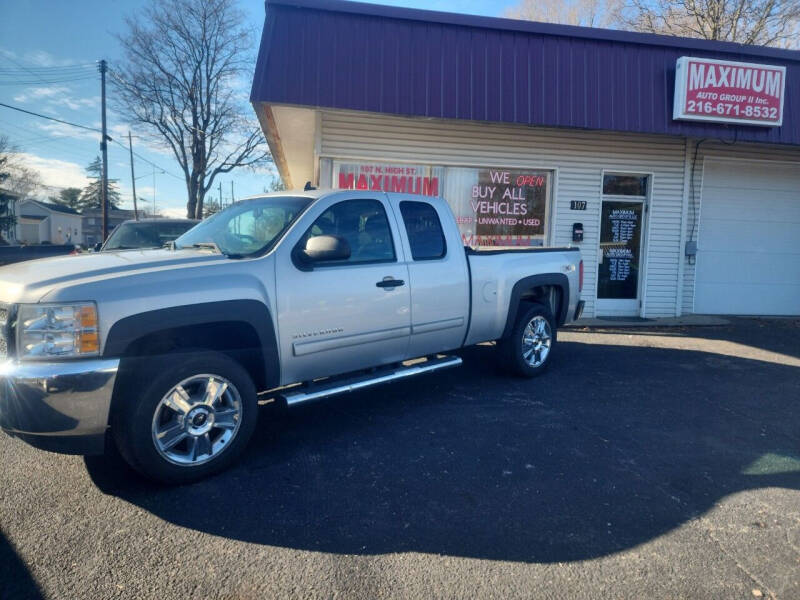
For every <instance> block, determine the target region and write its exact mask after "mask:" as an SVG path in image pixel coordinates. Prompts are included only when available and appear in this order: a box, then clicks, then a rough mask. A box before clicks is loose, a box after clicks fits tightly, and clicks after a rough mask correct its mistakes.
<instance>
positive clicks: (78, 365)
mask: <svg viewBox="0 0 800 600" xmlns="http://www.w3.org/2000/svg"><path fill="white" fill-rule="evenodd" d="M118 367H119V360H118V359H110V360H107V359H97V360H75V361H68V362H67V361H64V362H47V363H44V362H43V363H39V362H27V363H26V362H18V361H14V360H7V361H6V362H4V363H0V428H2V429H3V431H5V432H6V433H8V434H9V435H13V436H15V437H19V438H20V439H22V440H24V441H26V442H28V443H29V444H31V445H32V446H36V447H37V448H42V449H44V450H50V451H52V452H63V453H66V454H101V453H102V452H103V449H104V445H105V433H106V429H107V428H108V414H109V410H110V408H111V396H112V394H113V391H114V382H115V381H116V377H117V369H118Z"/></svg>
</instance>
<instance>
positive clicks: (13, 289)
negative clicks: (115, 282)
mask: <svg viewBox="0 0 800 600" xmlns="http://www.w3.org/2000/svg"><path fill="white" fill-rule="evenodd" d="M226 260H229V259H228V258H226V257H225V256H223V255H220V254H217V253H215V252H213V251H210V250H205V249H192V250H167V249H158V250H122V251H119V252H97V253H92V254H80V255H77V256H60V257H55V258H45V259H41V260H31V261H26V262H21V263H15V264H11V265H7V266H5V267H0V302H8V303H12V302H39V301H40V300H41V299H42V298H44V297H45V296H46V295H47V294H48V293H50V292H51V291H53V290H54V289H58V288H59V287H60V286H63V285H67V284H69V285H72V284H76V283H87V282H92V281H97V280H108V279H113V278H117V277H125V276H128V275H131V274H133V273H136V274H140V273H143V272H147V271H156V270H163V269H174V268H181V267H185V266H188V265H199V264H204V263H209V264H210V263H219V262H224V261H226Z"/></svg>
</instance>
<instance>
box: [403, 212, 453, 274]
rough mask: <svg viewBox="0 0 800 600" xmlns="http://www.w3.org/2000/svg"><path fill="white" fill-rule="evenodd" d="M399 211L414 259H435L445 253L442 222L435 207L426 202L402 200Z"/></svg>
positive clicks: (445, 246)
mask: <svg viewBox="0 0 800 600" xmlns="http://www.w3.org/2000/svg"><path fill="white" fill-rule="evenodd" d="M400 213H401V214H402V215H403V223H404V224H405V226H406V232H407V233H408V242H409V244H410V245H411V256H412V258H413V259H414V260H435V259H437V258H443V257H444V255H445V254H446V253H447V244H446V243H445V240H444V232H443V231H442V224H441V222H440V221H439V215H438V214H436V209H435V208H433V206H431V205H430V204H428V203H427V202H411V201H404V202H401V203H400Z"/></svg>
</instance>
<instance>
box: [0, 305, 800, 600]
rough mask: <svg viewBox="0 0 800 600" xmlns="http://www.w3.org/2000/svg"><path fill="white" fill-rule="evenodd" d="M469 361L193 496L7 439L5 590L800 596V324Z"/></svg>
mask: <svg viewBox="0 0 800 600" xmlns="http://www.w3.org/2000/svg"><path fill="white" fill-rule="evenodd" d="M464 357H465V362H466V366H465V367H463V368H461V369H458V370H454V371H450V372H447V373H443V374H437V375H431V376H426V377H425V378H420V379H417V380H415V381H408V382H404V383H400V384H395V385H392V386H389V387H384V388H380V389H376V390H373V391H369V392H363V393H356V394H352V395H351V396H348V397H345V398H340V399H338V400H329V401H326V402H320V403H317V404H313V405H308V406H301V407H297V408H295V409H292V410H290V411H288V412H286V413H281V412H279V411H275V410H273V409H270V408H265V409H264V410H263V414H262V422H261V424H260V426H259V430H258V433H257V439H256V440H255V441H254V443H253V444H252V446H251V448H250V450H249V452H248V454H247V456H246V457H245V460H244V461H243V463H242V464H241V465H240V466H238V467H237V468H235V469H233V470H232V471H230V472H227V473H225V474H223V475H221V476H218V477H216V478H214V479H212V480H209V481H205V482H202V483H199V484H195V485H192V486H187V487H183V488H173V489H161V488H157V487H154V486H152V485H150V484H148V483H146V482H143V481H142V480H140V479H138V478H137V477H135V476H134V475H132V474H131V473H130V472H129V471H128V470H127V469H125V468H124V467H123V466H121V465H119V464H116V463H113V462H111V463H110V462H108V461H104V460H98V459H90V460H86V461H84V460H83V459H81V458H79V457H65V456H58V455H54V454H47V453H43V452H39V451H35V450H33V449H31V448H29V447H27V446H25V445H24V444H22V443H20V442H18V441H16V440H13V439H10V438H7V437H5V436H2V437H0V453H2V456H3V461H4V462H3V468H2V470H1V471H0V528H1V529H2V532H1V533H2V536H0V541H1V542H2V543H0V578H1V579H0V597H2V598H6V597H15V595H19V596H24V595H26V594H31V595H35V594H37V593H43V594H45V595H47V596H49V597H53V598H79V597H93V598H94V597H97V598H100V597H102V598H105V597H112V596H119V597H135V598H146V597H148V598H149V597H158V598H173V597H174V598H183V597H214V598H216V597H220V598H222V597H243V598H265V597H293V596H300V597H320V598H330V597H343V598H344V597H360V598H379V597H402V598H432V597H460V598H465V597H481V598H490V597H496V598H508V597H527V598H530V597H551V598H564V597H577V596H582V597H587V598H597V597H608V598H643V597H650V598H676V597H680V598H688V597H692V598H753V597H758V596H759V595H761V596H763V597H770V596H776V597H781V598H797V597H800V493H798V490H800V420H798V416H800V410H798V402H800V321H797V320H772V321H763V320H755V319H739V320H736V321H734V322H733V324H732V325H731V326H727V327H711V328H694V329H691V328H689V329H675V330H651V329H647V330H645V329H640V330H625V331H612V330H592V331H588V330H566V331H564V332H563V333H562V335H561V342H560V348H559V350H558V360H557V362H555V363H554V364H553V365H552V369H551V371H550V372H549V373H548V374H547V375H546V376H545V377H543V378H540V379H538V380H533V381H523V380H517V379H509V378H506V377H503V376H500V375H498V374H497V373H496V371H495V369H494V366H493V359H494V355H493V349H492V348H491V347H489V346H484V347H478V348H474V349H470V350H468V351H467V352H465V354H464Z"/></svg>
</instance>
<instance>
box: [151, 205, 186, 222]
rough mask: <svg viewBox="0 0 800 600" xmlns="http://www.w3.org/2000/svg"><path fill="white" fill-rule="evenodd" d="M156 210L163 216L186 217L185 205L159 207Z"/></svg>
mask: <svg viewBox="0 0 800 600" xmlns="http://www.w3.org/2000/svg"><path fill="white" fill-rule="evenodd" d="M158 212H159V213H161V214H162V215H164V216H165V217H171V218H173V219H185V218H186V207H185V206H184V207H179V206H170V207H167V208H160V207H159V209H158Z"/></svg>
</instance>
